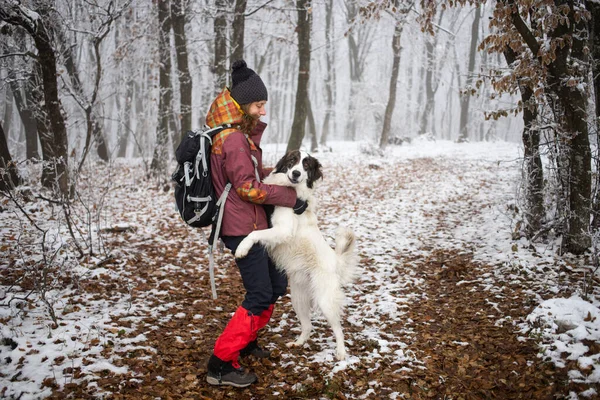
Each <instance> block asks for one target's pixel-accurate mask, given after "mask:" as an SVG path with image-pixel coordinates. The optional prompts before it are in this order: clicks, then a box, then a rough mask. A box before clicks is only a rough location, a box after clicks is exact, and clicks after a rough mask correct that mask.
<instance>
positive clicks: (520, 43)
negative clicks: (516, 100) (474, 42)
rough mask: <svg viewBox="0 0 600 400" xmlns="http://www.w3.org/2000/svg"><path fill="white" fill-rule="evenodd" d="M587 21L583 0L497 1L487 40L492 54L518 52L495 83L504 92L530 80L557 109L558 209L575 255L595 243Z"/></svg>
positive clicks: (535, 92) (566, 242) (566, 240)
mask: <svg viewBox="0 0 600 400" xmlns="http://www.w3.org/2000/svg"><path fill="white" fill-rule="evenodd" d="M589 19H590V13H589V12H588V11H587V10H586V9H585V8H584V4H583V2H582V1H573V2H568V1H566V0H554V1H553V2H551V3H549V4H548V2H543V1H534V2H526V1H516V0H504V1H499V2H498V3H497V4H496V10H495V12H494V18H493V19H492V21H491V26H492V27H493V28H494V29H495V31H496V32H495V33H492V34H491V35H490V36H488V37H487V38H486V39H485V41H484V43H483V45H484V46H487V50H488V51H491V52H494V51H495V52H504V51H505V50H506V44H508V45H509V46H510V47H511V49H512V50H513V51H515V53H516V55H517V61H518V63H513V66H514V68H513V69H512V70H511V75H510V76H509V77H507V78H506V79H501V80H499V82H498V83H497V84H496V86H497V87H498V88H499V89H500V90H510V89H509V88H512V87H514V85H515V84H518V83H519V82H520V83H521V84H525V83H526V84H527V86H528V87H529V88H530V89H531V90H532V91H533V95H534V96H535V97H536V98H537V101H538V102H543V101H545V102H546V104H549V105H550V106H551V107H552V109H553V112H554V115H555V118H556V124H557V127H558V129H557V135H558V137H557V143H558V144H559V146H560V147H559V148H560V149H561V151H562V152H564V158H565V163H564V164H561V165H560V169H561V171H560V172H561V173H562V174H564V175H565V176H566V177H567V178H566V182H565V184H566V188H565V189H566V196H567V201H566V202H565V207H566V209H564V210H559V215H563V216H564V228H563V246H562V247H563V250H565V251H569V252H571V253H574V254H581V253H583V252H584V251H585V250H587V249H588V248H589V247H590V245H591V238H590V234H589V228H590V226H589V220H590V211H591V210H590V206H591V204H590V201H591V152H590V143H589V138H588V134H589V131H588V125H587V93H586V92H585V89H583V88H584V83H585V81H586V79H587V74H588V69H587V66H588V56H587V48H586V45H587V40H588V27H587V21H588V20H589ZM534 27H535V29H534Z"/></svg>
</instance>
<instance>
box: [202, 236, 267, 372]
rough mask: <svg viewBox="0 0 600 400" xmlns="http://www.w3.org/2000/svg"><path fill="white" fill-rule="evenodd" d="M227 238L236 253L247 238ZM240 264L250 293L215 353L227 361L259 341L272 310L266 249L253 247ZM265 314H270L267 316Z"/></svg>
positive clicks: (222, 336)
mask: <svg viewBox="0 0 600 400" xmlns="http://www.w3.org/2000/svg"><path fill="white" fill-rule="evenodd" d="M223 239H224V242H225V245H226V246H227V248H228V249H230V250H231V251H232V252H235V249H236V247H237V245H239V243H240V242H241V241H242V239H243V237H225V238H223ZM236 263H237V265H238V268H239V270H240V274H241V276H242V282H243V284H244V288H245V289H246V296H245V297H244V301H243V302H242V305H241V306H240V307H239V308H238V309H237V310H236V312H235V314H234V315H233V317H232V318H231V320H230V321H229V323H228V324H227V327H226V328H225V330H224V331H223V333H222V334H221V336H219V338H218V339H217V342H216V343H215V349H214V354H215V356H217V357H218V358H219V359H221V360H223V361H226V362H233V361H237V358H238V356H239V352H240V350H242V349H243V348H245V347H246V346H247V345H248V343H250V342H252V341H254V340H256V335H257V332H258V329H260V328H262V327H264V325H266V322H268V320H269V318H270V314H271V312H272V307H271V301H272V299H273V285H272V283H271V276H270V271H269V259H268V256H267V253H266V251H265V250H264V248H263V247H262V246H260V245H255V246H253V247H252V249H251V250H250V252H249V253H248V256H246V257H245V258H243V259H238V260H236ZM263 313H266V314H268V316H267V315H264V316H263ZM261 317H262V318H261Z"/></svg>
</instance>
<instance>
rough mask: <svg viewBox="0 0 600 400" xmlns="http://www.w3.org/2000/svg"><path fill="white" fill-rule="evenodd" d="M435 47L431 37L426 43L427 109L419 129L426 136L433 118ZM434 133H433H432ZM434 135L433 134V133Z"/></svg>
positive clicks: (422, 115)
mask: <svg viewBox="0 0 600 400" xmlns="http://www.w3.org/2000/svg"><path fill="white" fill-rule="evenodd" d="M434 50H435V46H434V39H433V37H429V38H428V39H427V40H426V41H425V55H426V57H427V64H426V65H425V68H426V70H425V90H424V92H425V108H424V109H423V111H422V113H421V124H420V128H419V134H421V135H424V134H426V133H427V132H430V131H429V130H428V129H429V127H430V121H431V117H432V115H431V114H432V109H433V102H434V91H433V70H434V69H435V53H434ZM431 132H432V131H431ZM432 133H433V132H432Z"/></svg>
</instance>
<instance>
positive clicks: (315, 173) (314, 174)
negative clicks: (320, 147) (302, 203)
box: [306, 157, 323, 189]
mask: <svg viewBox="0 0 600 400" xmlns="http://www.w3.org/2000/svg"><path fill="white" fill-rule="evenodd" d="M307 161H308V169H307V171H306V173H307V174H308V179H307V182H306V186H308V188H309V189H312V188H313V185H314V183H315V182H317V181H318V180H319V179H323V171H322V170H321V168H322V166H321V163H320V162H319V160H317V159H316V158H314V157H309V159H308V160H307Z"/></svg>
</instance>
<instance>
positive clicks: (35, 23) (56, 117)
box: [0, 4, 69, 196]
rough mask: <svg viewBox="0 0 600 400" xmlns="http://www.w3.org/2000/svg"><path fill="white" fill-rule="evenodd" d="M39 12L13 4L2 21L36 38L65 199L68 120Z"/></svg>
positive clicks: (0, 15) (55, 159)
mask: <svg viewBox="0 0 600 400" xmlns="http://www.w3.org/2000/svg"><path fill="white" fill-rule="evenodd" d="M39 11H40V13H36V12H34V11H33V10H30V9H27V8H26V7H25V6H23V5H21V4H11V5H9V6H8V7H3V8H0V21H5V22H7V23H9V24H13V25H18V26H21V27H23V28H24V29H25V30H27V32H28V33H29V34H30V35H31V37H32V38H33V41H34V43H35V47H36V48H37V51H38V62H39V64H40V66H41V74H42V81H43V88H44V105H45V109H46V113H47V117H48V122H49V125H50V129H51V130H52V134H53V139H54V140H53V141H52V147H53V153H54V154H53V159H52V160H50V161H51V162H52V163H53V164H54V168H55V178H56V181H55V183H56V185H57V189H58V192H59V193H61V194H62V195H63V196H68V195H69V169H68V164H67V163H68V144H67V130H66V127H65V120H64V118H63V115H62V113H61V108H62V106H61V102H60V99H59V97H58V84H57V81H56V78H57V76H58V73H57V70H56V56H55V54H54V49H53V48H52V42H51V38H50V35H49V33H48V30H47V28H46V24H45V21H44V20H43V19H42V17H43V16H44V15H43V14H44V12H45V11H46V10H44V9H40V10H39Z"/></svg>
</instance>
